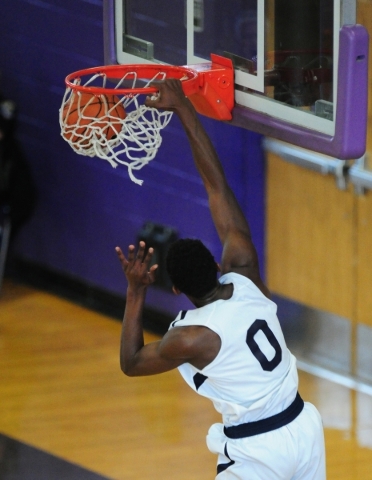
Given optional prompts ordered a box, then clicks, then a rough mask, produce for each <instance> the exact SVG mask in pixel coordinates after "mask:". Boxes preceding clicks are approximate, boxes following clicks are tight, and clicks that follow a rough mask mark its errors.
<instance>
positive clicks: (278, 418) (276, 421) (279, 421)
mask: <svg viewBox="0 0 372 480" xmlns="http://www.w3.org/2000/svg"><path fill="white" fill-rule="evenodd" d="M303 408H304V401H303V400H302V398H301V397H300V394H299V393H298V392H297V395H296V398H295V399H294V401H293V402H292V403H291V405H290V406H289V407H288V408H286V409H285V410H283V412H281V413H278V414H276V415H273V416H272V417H269V418H264V419H263V420H257V421H256V422H249V423H242V424H241V425H236V426H233V427H224V429H223V430H224V433H225V435H226V437H228V438H245V437H252V436H253V435H259V434H260V433H266V432H271V431H272V430H276V429H278V428H280V427H284V425H288V423H291V422H292V421H293V420H294V419H295V418H296V417H298V415H299V414H300V413H301V412H302V409H303Z"/></svg>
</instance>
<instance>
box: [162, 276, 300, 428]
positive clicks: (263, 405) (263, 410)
mask: <svg viewBox="0 0 372 480" xmlns="http://www.w3.org/2000/svg"><path fill="white" fill-rule="evenodd" d="M219 281H220V283H222V284H229V283H232V284H233V286H234V291H233V294H232V297H231V298H230V299H228V300H217V301H215V302H213V303H210V304H208V305H206V306H204V307H201V308H197V309H195V310H189V311H182V312H180V313H179V315H178V316H177V318H176V320H175V321H173V322H172V324H171V325H170V327H169V328H170V329H171V328H178V327H184V326H188V325H200V326H205V327H208V328H210V329H211V330H213V331H214V332H216V333H217V334H218V335H219V337H220V339H221V348H220V351H219V353H218V354H217V356H216V358H215V359H214V360H213V361H212V362H211V363H210V364H209V365H207V366H206V367H205V368H203V369H202V370H199V369H197V368H195V367H193V366H192V365H191V364H189V363H185V364H183V365H181V366H180V367H178V369H179V371H180V373H181V375H182V376H183V378H184V379H185V380H186V382H187V383H188V384H189V385H190V387H191V388H193V389H194V390H195V391H196V392H197V393H199V394H200V395H203V396H205V397H207V398H210V399H211V400H212V402H213V404H214V406H215V408H216V410H217V411H218V412H220V413H221V414H222V419H223V423H224V425H225V426H232V425H238V424H241V423H246V422H253V421H257V420H261V419H264V418H267V417H270V416H272V415H275V414H277V413H280V412H282V411H283V410H285V409H286V408H287V407H288V406H289V405H290V404H291V403H292V402H293V400H294V398H295V396H296V393H297V388H298V375H297V369H296V359H295V357H294V356H293V355H292V354H291V352H290V351H289V350H288V348H287V346H286V343H285V340H284V337H283V333H282V329H281V327H280V324H279V320H278V318H277V315H276V311H277V307H276V304H275V303H274V302H272V301H271V300H270V299H268V298H267V297H266V296H265V295H264V294H263V293H262V292H261V291H260V289H259V288H258V287H257V286H256V285H255V284H254V283H253V282H252V281H251V280H249V279H248V278H246V277H244V276H242V275H239V274H237V273H232V272H231V273H227V274H225V275H223V276H222V277H221V278H220V280H219ZM206 348H208V346H207V345H206Z"/></svg>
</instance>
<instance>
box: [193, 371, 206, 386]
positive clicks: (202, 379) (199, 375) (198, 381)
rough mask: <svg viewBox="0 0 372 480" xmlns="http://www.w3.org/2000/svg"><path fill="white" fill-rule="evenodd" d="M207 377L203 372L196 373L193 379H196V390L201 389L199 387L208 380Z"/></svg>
mask: <svg viewBox="0 0 372 480" xmlns="http://www.w3.org/2000/svg"><path fill="white" fill-rule="evenodd" d="M207 378H208V377H206V376H205V375H203V374H202V373H195V375H194V377H193V380H194V384H195V388H196V390H199V388H200V387H201V386H202V385H203V383H204V382H205V381H206V380H207Z"/></svg>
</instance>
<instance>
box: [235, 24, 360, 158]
mask: <svg viewBox="0 0 372 480" xmlns="http://www.w3.org/2000/svg"><path fill="white" fill-rule="evenodd" d="M368 40H369V36H368V32H367V30H366V29H365V28H364V27H363V26H362V25H345V26H344V27H342V28H341V30H340V55H339V66H338V94H337V95H338V98H337V113H336V129H335V135H334V136H330V135H325V134H323V133H320V132H315V131H313V130H310V129H306V128H303V127H300V126H297V125H294V124H289V123H285V122H283V121H282V120H279V119H276V118H273V117H270V116H269V115H266V114H263V113H260V112H257V111H255V110H253V109H250V108H247V107H242V106H236V107H235V108H234V111H233V119H232V121H231V123H232V124H233V125H237V126H240V127H244V128H247V129H249V130H253V131H255V132H258V133H261V134H263V135H266V136H269V137H274V138H277V139H279V140H282V141H285V142H288V143H292V144H294V145H298V146H300V147H303V148H307V149H309V150H313V151H315V152H319V153H323V154H325V155H330V156H332V157H335V158H339V159H343V160H346V159H353V158H359V157H361V156H362V155H363V154H364V153H365V150H366V134H367V115H368Z"/></svg>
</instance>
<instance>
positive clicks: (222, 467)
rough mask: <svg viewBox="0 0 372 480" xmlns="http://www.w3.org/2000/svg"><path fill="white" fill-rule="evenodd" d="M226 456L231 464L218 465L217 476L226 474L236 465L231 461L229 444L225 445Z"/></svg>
mask: <svg viewBox="0 0 372 480" xmlns="http://www.w3.org/2000/svg"><path fill="white" fill-rule="evenodd" d="M224 455H225V457H227V458H228V459H229V460H230V462H228V463H219V464H218V465H217V475H219V474H220V473H222V472H224V471H225V470H227V469H228V468H229V467H231V465H234V463H235V460H231V458H230V457H229V454H228V453H227V443H225V449H224Z"/></svg>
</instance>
